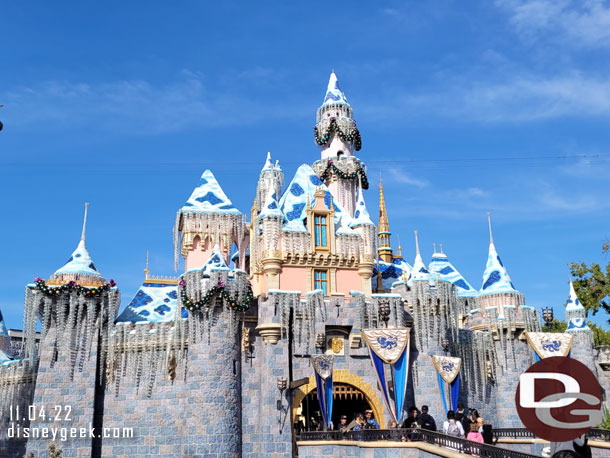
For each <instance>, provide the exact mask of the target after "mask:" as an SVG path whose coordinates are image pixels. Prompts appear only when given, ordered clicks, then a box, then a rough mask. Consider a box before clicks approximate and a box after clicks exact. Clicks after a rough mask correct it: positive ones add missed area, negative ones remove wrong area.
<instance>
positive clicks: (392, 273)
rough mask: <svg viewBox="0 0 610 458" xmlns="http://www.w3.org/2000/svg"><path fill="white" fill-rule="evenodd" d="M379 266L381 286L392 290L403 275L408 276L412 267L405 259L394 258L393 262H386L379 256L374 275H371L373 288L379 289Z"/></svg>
mask: <svg viewBox="0 0 610 458" xmlns="http://www.w3.org/2000/svg"><path fill="white" fill-rule="evenodd" d="M378 267H379V270H381V286H382V288H383V289H384V290H386V291H389V290H391V289H392V284H393V283H396V282H397V281H400V279H401V278H403V276H404V277H405V278H408V277H409V275H410V274H411V269H412V267H411V266H410V265H409V263H408V262H406V261H405V260H404V259H393V260H392V262H385V261H382V260H381V258H379V259H378V260H377V262H376V263H375V265H374V267H373V276H372V277H371V283H372V285H373V290H376V289H377V268H378Z"/></svg>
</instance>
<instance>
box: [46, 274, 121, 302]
mask: <svg viewBox="0 0 610 458" xmlns="http://www.w3.org/2000/svg"><path fill="white" fill-rule="evenodd" d="M34 283H35V285H36V286H35V289H37V290H38V291H40V292H42V294H44V295H45V296H49V297H57V296H60V295H61V294H62V293H68V294H69V293H70V292H72V291H76V294H77V295H79V296H80V295H83V296H86V297H99V296H101V295H102V294H103V293H104V292H105V291H108V290H109V289H110V288H114V287H115V286H116V282H115V281H114V280H112V279H110V281H109V282H108V283H104V284H103V285H100V286H81V285H79V284H78V283H76V282H75V281H70V282H68V283H66V284H64V285H58V286H49V285H47V284H46V282H45V281H44V279H43V278H39V277H38V278H35V279H34Z"/></svg>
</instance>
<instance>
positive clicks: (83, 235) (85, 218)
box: [80, 202, 89, 242]
mask: <svg viewBox="0 0 610 458" xmlns="http://www.w3.org/2000/svg"><path fill="white" fill-rule="evenodd" d="M88 208H89V202H85V217H84V218H83V232H82V233H81V235H80V239H81V240H82V241H83V242H84V241H85V230H86V229H87V209H88Z"/></svg>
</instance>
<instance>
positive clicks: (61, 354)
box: [24, 204, 120, 456]
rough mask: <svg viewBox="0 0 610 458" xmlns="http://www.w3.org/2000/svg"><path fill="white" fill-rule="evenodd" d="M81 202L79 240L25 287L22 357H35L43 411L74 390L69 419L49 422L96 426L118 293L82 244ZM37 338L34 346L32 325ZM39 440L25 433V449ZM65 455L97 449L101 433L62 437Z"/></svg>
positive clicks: (38, 447)
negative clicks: (61, 259) (46, 278)
mask: <svg viewBox="0 0 610 458" xmlns="http://www.w3.org/2000/svg"><path fill="white" fill-rule="evenodd" d="M86 221H87V204H85V218H84V222H83V230H82V235H81V240H80V242H79V243H78V246H77V248H76V250H74V252H73V253H72V256H71V257H70V259H68V262H67V263H66V264H65V265H64V266H62V267H61V268H59V269H58V270H57V271H56V272H55V273H54V274H53V275H51V276H50V278H49V281H47V282H45V281H44V280H43V279H40V278H38V279H36V280H35V283H34V284H31V285H28V287H27V288H26V299H25V318H24V326H25V329H24V332H25V349H24V358H25V359H26V360H29V361H32V362H35V361H36V360H37V361H38V376H37V379H36V388H35V392H34V396H33V401H32V404H35V405H36V406H37V407H39V408H43V407H44V408H45V409H46V410H47V411H53V408H54V405H55V406H56V405H57V404H61V402H62V400H64V399H66V397H65V394H66V393H78V396H76V397H74V398H72V399H73V401H71V402H70V404H71V408H72V413H73V415H72V420H73V422H74V423H72V422H65V423H62V422H54V423H53V424H52V426H53V427H66V426H67V427H71V426H73V425H74V424H80V425H89V424H91V425H92V426H93V427H94V428H101V421H102V412H103V397H104V392H105V371H106V355H107V343H108V340H109V336H110V331H111V327H112V323H113V321H114V319H115V317H116V314H117V311H118V308H119V304H120V294H119V291H118V289H117V288H116V287H115V283H114V281H113V280H110V281H109V282H106V280H105V279H104V277H103V276H102V274H101V273H100V272H99V271H98V270H97V268H96V267H95V265H94V264H93V260H92V259H91V256H90V255H89V252H88V251H87V248H86V244H85V227H86ZM38 320H40V323H41V325H40V328H41V332H40V333H41V338H40V344H39V349H38V350H37V349H36V345H35V344H36V325H37V321H38ZM49 421H52V418H49V417H47V418H46V419H45V418H36V419H35V420H33V421H32V422H31V426H32V427H45V426H49V425H48V424H47V423H48V422H49ZM47 445H48V444H47V442H46V441H45V440H35V439H30V440H29V441H28V444H27V453H30V452H33V453H34V454H36V455H38V454H39V453H42V452H43V451H46V450H47ZM62 450H63V452H64V453H65V454H66V455H74V456H77V455H79V456H83V455H89V454H91V453H92V450H94V454H95V453H96V452H99V450H101V439H99V438H97V439H93V440H91V439H83V438H78V439H70V440H68V441H67V442H64V443H62Z"/></svg>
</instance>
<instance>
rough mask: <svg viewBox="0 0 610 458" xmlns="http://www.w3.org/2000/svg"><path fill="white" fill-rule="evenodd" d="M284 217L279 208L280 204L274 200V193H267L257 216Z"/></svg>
mask: <svg viewBox="0 0 610 458" xmlns="http://www.w3.org/2000/svg"><path fill="white" fill-rule="evenodd" d="M266 216H267V217H281V218H283V217H284V214H283V213H282V211H281V210H280V206H279V204H278V203H277V200H275V194H274V193H271V192H269V193H267V197H266V198H265V203H264V204H263V208H261V212H260V213H259V214H258V218H264V217H266Z"/></svg>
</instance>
